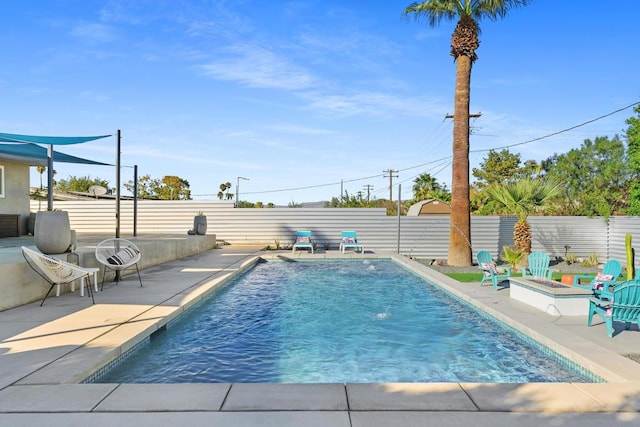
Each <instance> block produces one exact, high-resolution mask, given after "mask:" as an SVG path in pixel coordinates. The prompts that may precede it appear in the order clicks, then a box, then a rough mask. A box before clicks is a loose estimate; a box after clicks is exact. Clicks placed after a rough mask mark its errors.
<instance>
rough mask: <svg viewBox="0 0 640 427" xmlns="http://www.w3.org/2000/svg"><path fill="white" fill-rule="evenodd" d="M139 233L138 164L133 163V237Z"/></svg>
mask: <svg viewBox="0 0 640 427" xmlns="http://www.w3.org/2000/svg"><path fill="white" fill-rule="evenodd" d="M137 235H138V165H133V237H136V236H137Z"/></svg>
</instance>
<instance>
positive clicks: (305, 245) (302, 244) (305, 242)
mask: <svg viewBox="0 0 640 427" xmlns="http://www.w3.org/2000/svg"><path fill="white" fill-rule="evenodd" d="M292 249H293V252H294V253H295V251H296V249H311V253H313V241H312V240H311V231H308V230H305V231H297V232H296V241H295V242H293V248H292Z"/></svg>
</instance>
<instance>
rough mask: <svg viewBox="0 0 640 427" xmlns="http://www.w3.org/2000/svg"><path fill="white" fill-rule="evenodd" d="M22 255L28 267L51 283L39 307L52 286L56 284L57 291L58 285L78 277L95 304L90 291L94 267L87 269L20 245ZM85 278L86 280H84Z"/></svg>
mask: <svg viewBox="0 0 640 427" xmlns="http://www.w3.org/2000/svg"><path fill="white" fill-rule="evenodd" d="M22 256H24V259H25V260H26V261H27V264H28V265H29V267H31V268H32V269H33V270H34V271H35V272H36V273H38V274H39V275H40V276H41V277H42V278H43V279H44V280H46V281H47V282H48V283H50V284H51V287H50V288H49V290H48V291H47V293H46V295H45V296H44V298H43V299H42V302H41V303H40V307H42V304H44V301H45V300H46V299H47V297H48V296H49V294H50V293H51V290H52V289H53V287H54V286H58V291H59V290H60V285H63V284H66V283H71V282H73V281H74V280H78V279H80V280H81V283H80V286H86V287H87V293H88V295H87V296H90V297H91V301H92V302H93V303H94V304H95V300H94V299H93V292H92V291H91V276H93V275H94V272H95V269H87V268H83V267H80V266H77V265H74V264H70V263H68V262H66V261H62V260H60V259H58V258H54V257H52V256H49V255H45V254H42V253H40V252H37V251H34V250H33V249H29V248H25V247H24V246H23V247H22ZM94 277H95V276H94ZM85 279H87V280H86V281H85Z"/></svg>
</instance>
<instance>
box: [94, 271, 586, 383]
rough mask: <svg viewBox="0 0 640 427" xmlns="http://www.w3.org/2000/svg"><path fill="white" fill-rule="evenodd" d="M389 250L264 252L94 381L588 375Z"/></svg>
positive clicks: (500, 379) (574, 378) (554, 378)
mask: <svg viewBox="0 0 640 427" xmlns="http://www.w3.org/2000/svg"><path fill="white" fill-rule="evenodd" d="M587 381H589V380H588V379H587V378H585V377H584V376H583V375H581V374H580V373H579V372H578V371H577V370H575V369H573V368H572V367H571V366H570V365H569V364H568V363H563V362H562V361H560V359H559V358H554V357H551V356H550V355H549V354H548V353H544V352H543V351H542V350H540V349H538V348H536V347H534V346H531V345H529V344H527V343H525V342H524V341H523V340H521V339H520V338H518V337H517V336H516V335H515V334H513V333H512V332H510V331H508V330H507V329H506V328H504V327H502V326H501V325H499V324H498V323H496V322H494V321H492V320H489V319H488V318H486V317H485V316H481V315H479V314H478V313H477V312H476V311H475V310H474V309H472V308H470V307H469V306H467V305H466V304H464V303H462V302H459V301H458V300H456V299H455V298H453V297H451V296H449V295H448V294H446V293H445V292H444V291H442V290H440V288H438V287H437V286H435V285H433V284H431V283H429V282H427V281H426V280H424V279H423V278H421V277H419V276H418V275H416V274H414V273H412V272H410V271H408V270H406V269H405V268H403V267H402V266H401V265H399V264H397V263H395V262H393V261H391V260H376V259H372V260H324V261H296V262H281V261H269V262H264V263H259V264H258V265H256V266H255V268H253V269H252V270H251V271H249V272H248V273H246V274H242V275H240V276H239V277H238V278H236V279H233V280H232V281H231V282H230V283H229V284H228V285H226V286H224V287H223V288H222V289H220V290H218V291H216V292H215V293H214V295H213V296H212V297H211V298H209V299H207V301H206V302H205V303H203V304H200V305H198V306H197V307H196V308H194V309H192V310H190V311H188V312H187V313H185V314H184V315H183V316H182V317H181V318H180V319H178V320H176V321H174V322H173V323H172V324H170V325H169V326H168V327H167V330H166V331H165V332H162V333H159V334H155V335H154V336H153V337H152V338H151V339H150V340H149V342H148V344H147V345H145V346H143V348H142V349H141V350H140V351H137V352H135V353H134V354H133V355H131V356H130V357H129V358H127V359H126V360H125V361H124V362H123V363H120V364H119V366H117V367H115V368H113V369H111V370H110V371H108V373H107V374H106V375H105V376H103V377H102V378H99V379H98V381H97V382H101V383H106V382H127V383H193V382H204V383H207V382H210V383H214V382H245V383H253V382H270V383H348V382H351V383H363V382H369V383H370V382H497V383H509V382H587Z"/></svg>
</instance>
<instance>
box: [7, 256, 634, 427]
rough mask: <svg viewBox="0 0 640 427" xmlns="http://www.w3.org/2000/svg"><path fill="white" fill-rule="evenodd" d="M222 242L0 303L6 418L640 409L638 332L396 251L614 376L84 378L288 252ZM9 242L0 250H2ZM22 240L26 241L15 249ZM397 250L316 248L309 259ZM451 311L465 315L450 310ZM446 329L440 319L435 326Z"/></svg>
mask: <svg viewBox="0 0 640 427" xmlns="http://www.w3.org/2000/svg"><path fill="white" fill-rule="evenodd" d="M261 249H262V248H261V247H259V246H250V245H246V246H235V245H232V246H223V247H221V248H219V249H213V250H207V251H203V252H201V253H199V254H197V255H194V256H191V257H188V258H184V259H179V260H175V261H170V262H166V263H162V264H160V265H157V266H154V267H149V268H146V269H144V270H143V271H142V272H141V274H142V280H143V283H144V287H143V288H140V286H139V283H138V281H137V277H135V276H125V278H124V281H123V282H121V283H120V284H119V285H118V286H114V285H112V284H109V285H105V290H104V291H103V292H98V293H97V294H96V304H95V305H91V300H90V299H89V298H87V297H86V296H85V297H84V298H83V297H80V296H79V293H78V291H77V290H76V292H75V293H67V294H63V295H62V296H60V297H58V298H56V297H53V298H49V299H48V300H47V302H46V303H45V305H44V306H43V307H39V306H38V304H39V303H38V302H36V303H31V304H27V305H24V306H21V307H18V308H15V309H10V310H6V311H3V312H0V331H1V332H0V339H1V340H2V343H1V344H0V366H1V367H2V369H0V425H12V426H17V425H29V426H34V425H47V426H58V425H60V426H70V425H86V424H89V423H90V424H92V425H93V426H103V425H104V426H111V425H115V424H123V425H139V426H152V425H153V426H157V425H175V424H178V423H190V424H194V425H224V426H254V425H255V426H258V425H260V426H301V425H304V426H373V427H375V426H396V425H397V426H406V425H422V426H431V425H433V426H442V425H462V424H468V425H475V426H489V425H491V426H495V425H496V424H497V423H503V424H504V423H509V424H515V423H518V424H520V425H522V426H529V425H531V426H533V425H536V426H537V425H539V424H540V423H544V424H550V423H554V424H555V425H563V426H574V425H575V426H578V425H579V426H591V425H593V426H595V425H602V424H603V423H604V424H605V425H635V424H637V423H638V421H639V420H640V414H639V413H638V412H639V411H640V398H639V397H638V396H640V364H639V363H637V362H635V361H633V360H632V359H631V358H630V357H626V356H625V355H631V356H633V355H634V354H635V355H638V354H640V332H639V331H638V330H637V328H635V327H633V328H632V330H630V331H623V332H622V333H620V334H618V335H617V336H615V337H614V338H613V339H610V338H608V337H607V334H606V330H605V326H604V324H603V323H601V322H597V324H596V325H594V326H593V327H591V328H588V327H587V326H586V313H585V316H550V315H548V314H545V313H543V312H541V311H539V310H537V309H535V308H533V307H530V306H528V305H526V304H523V303H521V302H518V301H515V300H513V299H512V298H510V297H509V289H508V288H507V289H504V290H501V291H498V292H494V291H493V288H492V287H490V286H486V287H480V286H479V284H478V283H459V282H457V281H454V280H452V279H449V278H448V277H446V276H444V275H442V274H440V273H437V272H435V271H433V270H432V269H429V268H428V267H425V266H422V265H419V264H417V263H415V262H413V261H410V260H408V259H406V258H403V257H397V259H398V261H399V262H401V263H403V264H405V265H406V266H407V267H409V268H411V269H413V270H414V271H416V272H418V273H420V274H424V275H427V276H428V277H429V278H430V280H432V281H434V282H436V283H438V284H439V285H441V286H443V287H445V288H447V289H448V290H449V291H451V292H453V293H455V294H456V295H458V296H459V297H460V298H463V299H465V300H467V301H468V302H469V303H472V304H475V305H480V306H482V307H483V309H484V310H485V311H488V312H490V313H491V314H492V315H494V316H496V317H498V318H499V319H500V320H501V321H503V322H506V323H508V324H511V325H512V326H514V327H517V328H519V329H520V330H526V331H528V334H529V335H531V336H535V337H536V338H539V339H541V340H543V341H545V344H547V345H548V346H550V347H552V348H553V349H555V350H556V351H558V352H561V353H562V354H563V355H565V356H566V357H568V358H570V359H571V360H573V361H575V362H576V363H580V364H581V365H582V366H585V367H586V368H588V369H589V370H591V371H592V372H594V373H595V374H597V375H599V376H601V377H603V378H605V379H607V380H608V381H609V383H604V384H567V383H545V384H538V383H532V384H466V383H426V384H421V383H416V384H79V383H78V382H79V381H82V380H83V379H84V378H86V377H87V376H88V375H90V374H91V373H92V372H94V371H95V370H96V369H97V368H99V367H100V366H102V364H103V363H104V362H105V361H108V360H114V359H116V358H118V357H120V356H121V355H122V354H124V353H125V352H126V351H127V350H129V349H130V348H132V347H133V346H134V345H135V344H136V343H138V342H140V341H141V340H143V339H145V338H146V337H147V336H148V335H149V334H150V333H152V332H153V331H154V330H157V329H158V328H160V327H161V326H162V325H164V324H165V323H166V322H167V321H168V320H169V319H172V318H174V317H175V316H177V315H179V314H180V313H181V312H183V311H184V310H185V309H187V308H188V307H190V306H191V305H192V304H194V303H196V302H197V301H198V300H199V299H201V298H202V297H203V296H204V295H206V294H207V292H209V291H210V290H211V289H213V288H214V287H215V286H216V285H218V284H219V283H221V282H222V281H224V280H225V279H226V278H228V277H229V276H230V275H231V274H233V273H235V272H237V271H239V270H242V269H244V268H248V267H250V266H251V265H252V264H253V263H254V262H255V261H256V259H257V257H258V256H262V257H265V258H268V257H288V256H291V252H284V251H283V252H275V251H269V252H265V251H261ZM10 250H12V249H10V248H7V247H5V249H0V251H4V252H3V254H6V253H8V252H9V251H10ZM13 250H14V251H15V247H14V249H13ZM343 256H344V257H350V258H353V257H356V258H362V257H381V256H382V257H392V256H395V255H393V254H386V253H378V254H373V253H367V254H365V255H361V254H354V253H348V254H346V255H341V254H340V253H339V252H338V251H319V253H316V254H315V255H310V254H306V253H304V252H302V253H298V252H296V254H295V258H307V257H316V258H317V257H331V258H338V257H343ZM452 321H454V320H452ZM434 327H437V325H434Z"/></svg>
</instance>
